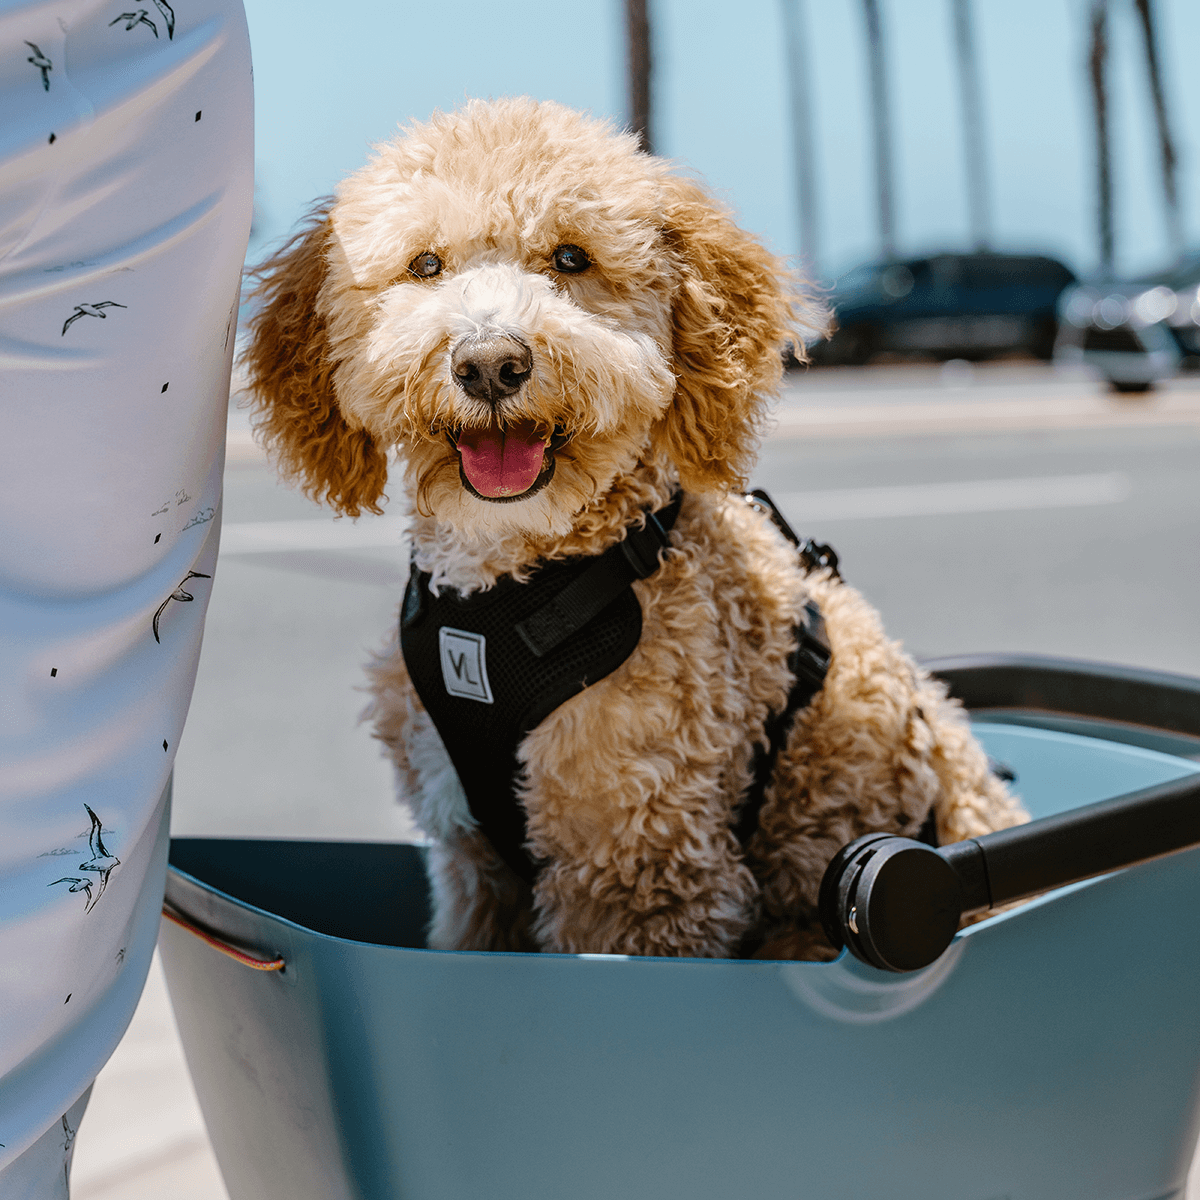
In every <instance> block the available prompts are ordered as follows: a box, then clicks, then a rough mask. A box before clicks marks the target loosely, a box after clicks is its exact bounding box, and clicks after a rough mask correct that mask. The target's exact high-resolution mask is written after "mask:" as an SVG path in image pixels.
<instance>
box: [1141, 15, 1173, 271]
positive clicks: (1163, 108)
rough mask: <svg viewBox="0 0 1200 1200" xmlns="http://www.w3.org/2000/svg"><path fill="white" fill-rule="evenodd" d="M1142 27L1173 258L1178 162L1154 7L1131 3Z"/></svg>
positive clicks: (1168, 239) (1168, 234)
mask: <svg viewBox="0 0 1200 1200" xmlns="http://www.w3.org/2000/svg"><path fill="white" fill-rule="evenodd" d="M1134 6H1135V7H1136V8H1137V13H1138V17H1139V19H1140V21H1141V26H1142V44H1143V46H1144V48H1145V51H1146V76H1147V79H1148V80H1149V83H1150V97H1151V99H1152V100H1153V101H1154V120H1155V123H1156V124H1157V126H1158V157H1159V162H1160V164H1161V166H1162V185H1163V202H1164V204H1165V206H1166V220H1167V241H1168V242H1169V243H1170V246H1171V253H1172V255H1174V257H1175V258H1176V259H1179V258H1180V257H1182V255H1183V221H1182V217H1181V214H1180V211H1179V189H1178V186H1177V183H1176V174H1175V169H1176V166H1177V163H1178V159H1177V156H1176V153H1175V139H1174V138H1173V137H1172V136H1171V122H1170V117H1169V115H1168V113H1167V99H1166V95H1165V94H1164V92H1163V84H1162V69H1161V65H1160V62H1159V57H1158V38H1157V37H1156V34H1155V28H1154V8H1153V5H1152V3H1151V0H1134Z"/></svg>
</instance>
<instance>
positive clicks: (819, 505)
mask: <svg viewBox="0 0 1200 1200" xmlns="http://www.w3.org/2000/svg"><path fill="white" fill-rule="evenodd" d="M1132 490H1133V489H1132V486H1131V484H1130V481H1129V477H1128V476H1127V475H1125V474H1123V473H1121V472H1117V471H1114V472H1111V473H1109V474H1103V475H1100V474H1097V475H1046V476H1041V477H1036V478H1026V479H972V480H967V481H966V482H962V483H909V484H901V485H897V486H893V487H865V488H838V489H836V490H832V491H822V492H777V493H774V500H775V502H776V503H777V504H778V505H779V507H780V508H782V509H783V510H784V511H785V512H787V513H788V514H789V516H790V515H791V514H793V513H794V514H796V519H797V520H799V521H800V522H801V523H802V524H805V523H811V522H812V521H839V520H841V521H854V520H867V519H871V520H875V519H878V518H881V517H928V516H942V515H948V514H952V513H985V512H1015V511H1019V510H1022V509H1026V510H1028V509H1039V508H1087V507H1091V506H1093V505H1099V504H1120V503H1121V502H1122V501H1124V500H1127V499H1128V498H1129V496H1130V494H1131V493H1132Z"/></svg>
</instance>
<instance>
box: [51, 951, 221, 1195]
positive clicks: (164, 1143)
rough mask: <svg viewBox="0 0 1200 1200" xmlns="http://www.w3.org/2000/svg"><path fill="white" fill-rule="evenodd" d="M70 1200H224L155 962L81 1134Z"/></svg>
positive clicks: (98, 1085) (101, 1079)
mask: <svg viewBox="0 0 1200 1200" xmlns="http://www.w3.org/2000/svg"><path fill="white" fill-rule="evenodd" d="M71 1197H72V1200H228V1195H227V1193H226V1191H225V1186H224V1184H223V1183H222V1182H221V1172H220V1170H219V1169H218V1167H217V1160H216V1158H214V1157H213V1152H212V1147H211V1146H210V1145H209V1143H208V1132H207V1131H206V1130H205V1128H204V1118H203V1117H202V1116H201V1115H200V1105H199V1104H198V1103H197V1102H196V1093H195V1092H194V1091H193V1090H192V1081H191V1078H190V1077H189V1075H188V1071H187V1064H186V1063H185V1061H184V1057H183V1047H182V1046H181V1045H180V1042H179V1034H178V1032H177V1030H176V1028H175V1016H174V1014H173V1013H172V1012H171V1002H170V1000H169V999H168V996H167V984H166V980H165V979H164V977H163V971H162V965H161V964H160V962H159V959H158V955H157V954H155V956H154V965H153V966H152V967H151V968H150V978H149V979H148V980H147V982H146V990H145V991H144V992H143V993H142V1000H141V1003H140V1004H139V1005H138V1009H137V1012H136V1013H135V1014H134V1017H133V1021H132V1023H131V1024H130V1026H129V1030H128V1032H127V1033H126V1034H125V1038H124V1040H123V1041H122V1042H121V1044H120V1046H118V1047H117V1051H116V1053H115V1054H114V1055H113V1056H112V1058H111V1059H109V1062H108V1065H107V1066H106V1067H105V1068H104V1070H103V1071H101V1072H100V1077H99V1078H98V1079H97V1080H96V1088H95V1091H94V1092H93V1093H92V1100H91V1103H90V1104H89V1105H88V1110H87V1115H86V1116H85V1117H84V1120H83V1122H82V1124H81V1125H80V1127H79V1136H78V1138H77V1139H76V1142H75V1164H74V1167H73V1169H72V1172H71Z"/></svg>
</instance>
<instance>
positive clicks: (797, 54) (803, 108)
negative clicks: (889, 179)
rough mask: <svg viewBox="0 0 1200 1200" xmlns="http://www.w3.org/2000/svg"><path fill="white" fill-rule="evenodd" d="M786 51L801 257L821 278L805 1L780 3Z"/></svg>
mask: <svg viewBox="0 0 1200 1200" xmlns="http://www.w3.org/2000/svg"><path fill="white" fill-rule="evenodd" d="M780 7H781V8H782V10H783V33H784V44H785V48H786V51H787V68H788V71H787V75H788V92H789V98H790V100H791V117H792V169H793V171H794V174H795V183H796V203H797V205H798V207H799V215H800V257H801V258H802V259H803V260H804V266H805V269H806V270H807V272H808V274H809V276H810V277H811V278H813V279H816V278H818V277H819V276H820V263H819V257H820V244H819V243H820V213H819V212H818V211H817V186H816V161H815V160H816V154H815V150H814V138H813V105H812V80H811V78H810V72H809V59H808V39H807V38H806V37H805V20H804V0H781V3H780Z"/></svg>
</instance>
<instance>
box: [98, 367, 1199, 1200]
mask: <svg viewBox="0 0 1200 1200" xmlns="http://www.w3.org/2000/svg"><path fill="white" fill-rule="evenodd" d="M755 482H756V483H757V484H758V485H760V486H764V487H766V488H767V489H768V490H770V491H771V492H772V493H773V494H774V495H775V497H776V499H777V500H778V501H779V502H780V504H781V507H782V508H783V509H784V511H785V512H786V514H787V516H788V517H789V519H790V520H791V521H792V523H793V525H794V526H795V527H796V528H797V529H798V530H799V531H801V532H802V533H803V534H805V535H809V536H812V537H815V538H817V539H818V540H822V541H827V542H830V543H831V544H832V545H833V546H834V547H835V548H836V549H837V551H838V552H839V554H840V555H841V559H842V568H843V572H844V575H845V577H846V578H847V579H848V580H849V581H851V582H852V583H853V584H855V585H856V586H857V587H859V588H861V589H862V590H863V591H864V592H865V593H866V595H867V596H868V597H869V598H870V599H871V600H872V601H873V602H874V603H875V604H876V605H877V606H878V607H879V608H880V609H881V611H882V612H883V614H884V618H885V623H886V624H887V626H888V628H889V630H890V631H891V633H892V635H893V636H895V637H898V638H901V639H903V641H904V642H905V644H906V645H907V646H908V647H909V648H910V649H911V650H912V651H913V652H915V653H916V654H918V655H920V656H925V657H930V656H941V655H952V654H959V653H965V652H979V651H988V650H992V651H1034V652H1039V653H1047V654H1057V655H1068V656H1074V657H1082V658H1091V659H1100V660H1106V661H1109V662H1116V663H1126V664H1134V665H1142V666H1149V667H1155V668H1160V669H1165V670H1172V671H1181V672H1185V673H1191V674H1194V675H1198V676H1200V635H1198V633H1197V620H1196V616H1197V611H1198V607H1200V606H1198V604H1197V599H1196V598H1197V596H1198V595H1200V553H1198V550H1200V380H1197V379H1195V378H1193V379H1192V380H1180V381H1176V382H1175V383H1174V384H1172V385H1171V386H1170V388H1168V389H1164V390H1163V391H1162V392H1160V393H1158V394H1156V395H1155V396H1153V397H1151V398H1149V399H1137V400H1129V399H1121V400H1117V399H1113V398H1110V397H1108V396H1106V395H1105V394H1104V393H1102V392H1101V391H1099V390H1098V388H1097V387H1096V385H1095V384H1093V383H1091V382H1090V381H1088V380H1086V379H1083V378H1080V377H1068V378H1064V377H1061V376H1057V375H1055V374H1053V373H1051V372H1049V371H1048V370H1046V369H1045V368H1040V367H1035V366H1024V365H1011V366H995V367H989V368H986V369H984V368H980V369H976V370H971V369H970V368H968V367H966V366H965V365H963V364H960V365H951V366H949V367H948V368H941V369H939V368H936V367H908V368H892V369H884V370H874V371H869V372H864V371H823V372H814V373H811V374H809V375H806V376H799V377H796V376H793V377H792V378H791V379H790V380H789V383H788V389H787V394H786V396H785V399H784V402H783V405H782V406H781V411H780V415H779V421H778V427H777V432H775V433H774V434H773V435H772V436H770V437H769V438H768V439H767V440H766V441H765V444H764V447H763V452H762V457H761V461H760V464H759V469H758V471H757V473H756V475H755ZM224 521H225V532H224V539H223V548H222V554H221V559H220V563H219V568H218V571H217V575H216V578H215V580H214V587H213V598H212V602H211V606H210V608H209V613H208V623H207V632H206V635H205V644H204V651H203V656H202V659H201V664H200V677H199V681H198V683H197V686H196V692H195V697H194V700H193V703H192V710H191V714H190V716H189V719H188V725H187V729H186V730H185V733H184V739H183V742H182V745H181V748H180V752H179V756H178V759H177V765H176V786H175V816H174V830H175V832H176V833H177V834H192V835H226V836H299V837H328V838H379V839H387V838H405V837H408V836H411V829H410V827H409V825H408V823H407V820H406V818H405V816H404V813H403V811H402V810H401V809H400V808H399V807H398V806H397V805H396V803H395V801H394V799H393V794H392V784H391V779H390V775H389V771H388V768H387V766H386V764H385V763H384V761H383V759H382V758H381V757H380V755H379V750H378V747H377V745H376V744H375V743H373V742H372V740H371V738H370V736H369V733H368V732H367V730H366V729H365V728H363V727H362V726H361V725H359V724H358V723H357V715H358V713H359V711H360V710H361V708H362V705H363V703H364V697H363V695H362V694H361V692H359V691H357V690H356V689H357V688H358V687H359V686H360V684H361V678H362V673H361V664H362V663H363V661H364V660H365V659H366V657H367V656H368V654H369V653H370V652H371V651H372V650H373V649H374V648H375V647H377V646H379V645H380V644H382V642H383V640H384V638H385V637H386V634H387V631H388V629H389V627H390V625H391V622H392V621H393V620H394V619H395V613H396V606H397V603H398V600H399V597H400V592H401V590H402V587H403V580H404V576H405V566H404V563H405V555H404V550H403V546H402V526H401V522H400V521H399V520H398V519H397V518H395V517H389V516H387V515H385V516H383V517H378V518H376V517H372V518H364V519H363V520H360V521H359V522H358V523H357V524H354V523H350V522H347V521H333V520H332V519H331V518H330V516H329V515H328V514H327V513H323V512H322V511H321V510H319V509H318V508H316V507H315V506H314V505H312V504H310V503H309V502H308V501H306V500H305V499H304V498H303V497H301V496H298V495H297V494H296V493H294V492H292V491H289V490H287V489H286V488H283V487H281V486H280V485H278V484H277V483H276V482H275V479H274V476H273V474H272V472H271V470H270V468H269V466H268V465H267V464H266V462H265V461H264V460H263V458H262V456H261V455H260V454H259V453H258V452H257V450H256V449H255V448H254V447H253V444H252V442H251V440H250V438H249V433H248V429H247V427H246V419H245V415H244V414H242V413H240V412H238V411H236V410H231V421H230V454H229V465H228V468H227V472H226V487H225V511H224ZM75 1179H76V1188H75V1194H76V1200H108V1198H109V1197H111V1198H113V1200H141V1198H142V1197H146V1200H150V1197H157V1196H162V1195H171V1196H175V1197H178V1198H179V1200H222V1198H223V1197H224V1192H223V1190H222V1188H221V1185H220V1182H219V1176H218V1173H217V1169H216V1165H215V1162H214V1161H213V1159H212V1155H211V1150H210V1149H209V1147H208V1144H207V1139H206V1136H205V1133H204V1129H203V1125H202V1123H201V1121H200V1118H199V1112H198V1109H197V1108H196V1105H195V1101H194V1098H193V1096H192V1094H191V1090H190V1084H189V1082H188V1080H187V1075H186V1071H185V1068H184V1065H183V1060H182V1056H181V1053H180V1049H179V1045H178V1040H177V1037H176V1035H175V1033H174V1027H173V1022H172V1018H171V1014H170V1010H169V1006H168V1004H167V1000H166V993H165V989H164V988H163V985H162V980H161V976H160V975H159V974H158V973H157V967H156V971H155V973H154V974H152V976H151V984H150V986H149V987H148V989H147V992H146V996H145V998H144V1000H143V1004H142V1007H141V1008H140V1009H139V1011H138V1015H137V1016H136V1017H135V1019H134V1022H133V1025H132V1026H131V1028H130V1032H129V1034H128V1035H127V1037H126V1040H125V1042H124V1043H123V1044H122V1046H121V1047H120V1048H119V1050H118V1052H117V1054H116V1055H115V1056H114V1059H113V1061H112V1063H110V1065H109V1067H108V1068H106V1070H105V1072H104V1073H102V1075H101V1077H100V1080H99V1081H98V1083H97V1087H96V1093H95V1097H94V1099H93V1104H92V1111H91V1112H90V1113H89V1116H88V1118H87V1119H86V1120H85V1121H84V1123H83V1126H82V1129H81V1131H80V1135H79V1141H78V1146H77V1156H76V1169H75ZM1188 1196H1189V1198H1190V1200H1200V1172H1197V1171H1193V1178H1192V1180H1191V1185H1190V1188H1189V1191H1188Z"/></svg>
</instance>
